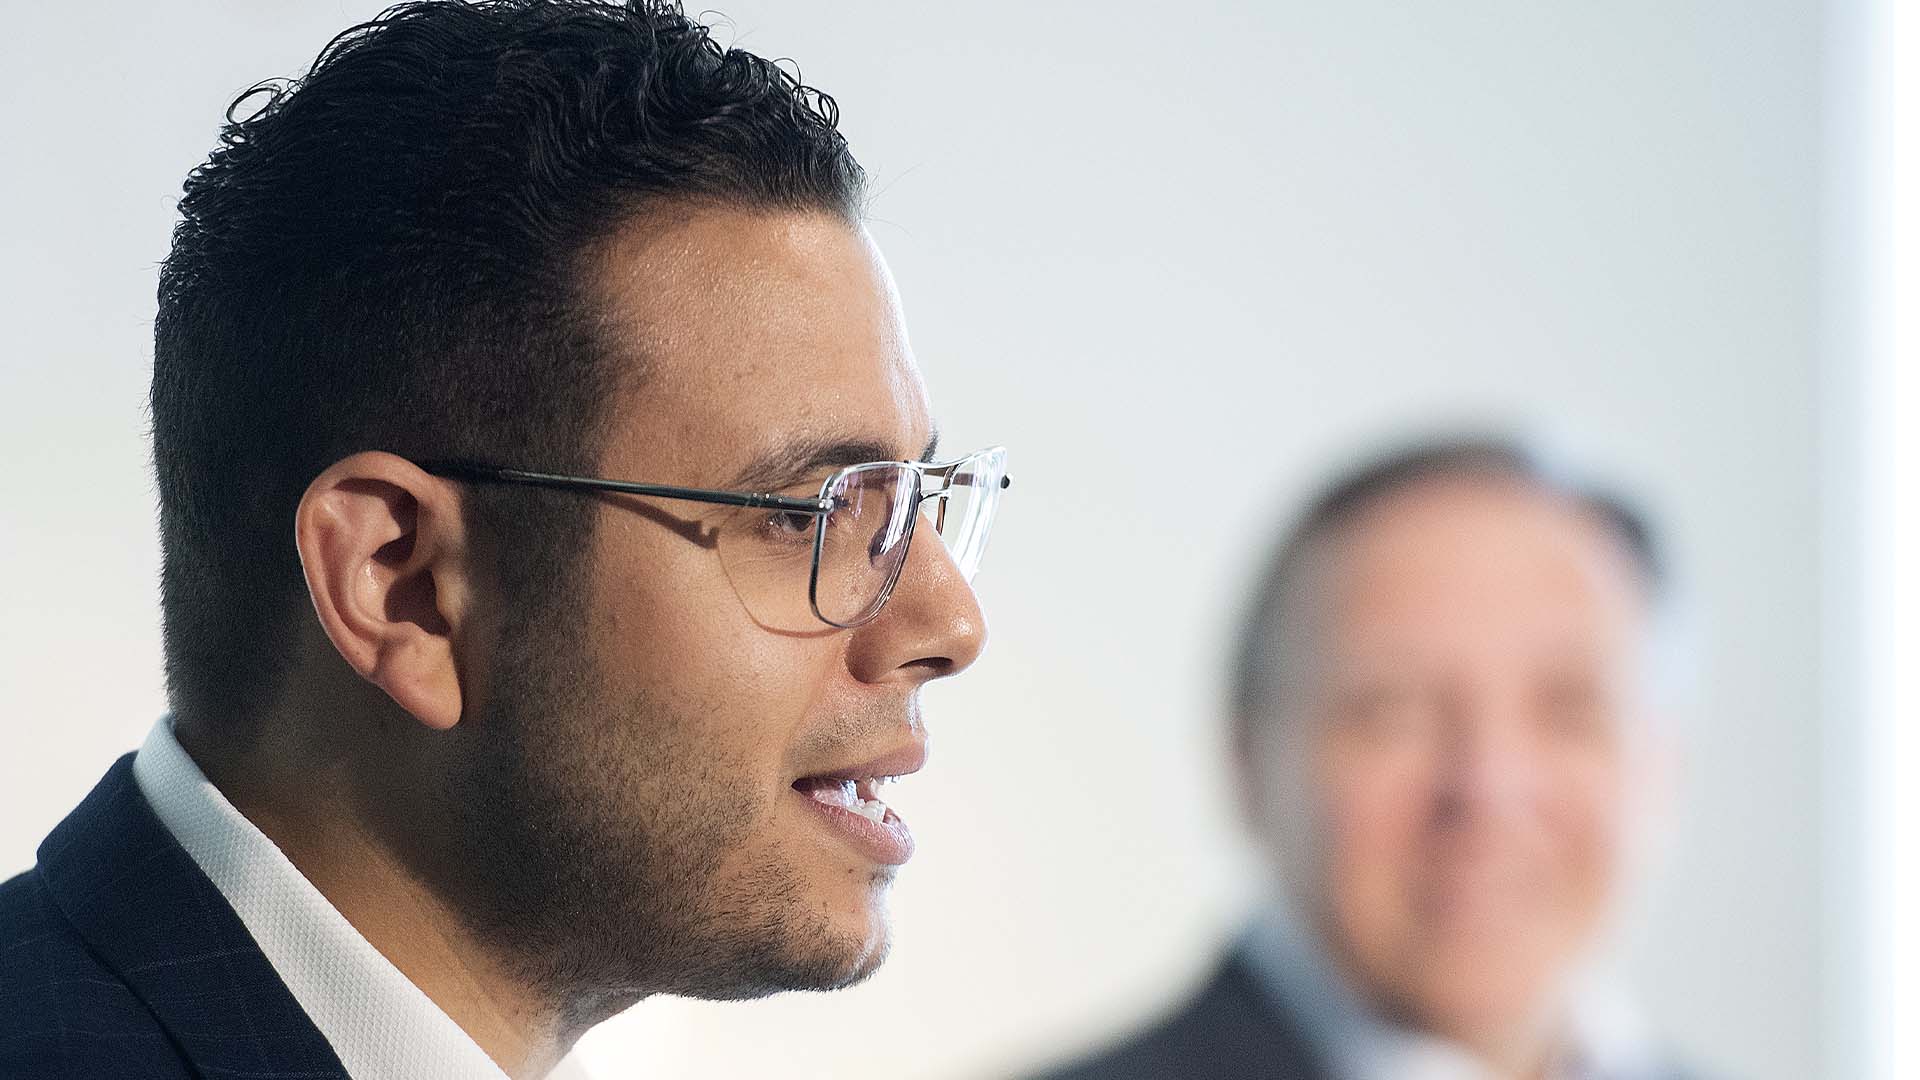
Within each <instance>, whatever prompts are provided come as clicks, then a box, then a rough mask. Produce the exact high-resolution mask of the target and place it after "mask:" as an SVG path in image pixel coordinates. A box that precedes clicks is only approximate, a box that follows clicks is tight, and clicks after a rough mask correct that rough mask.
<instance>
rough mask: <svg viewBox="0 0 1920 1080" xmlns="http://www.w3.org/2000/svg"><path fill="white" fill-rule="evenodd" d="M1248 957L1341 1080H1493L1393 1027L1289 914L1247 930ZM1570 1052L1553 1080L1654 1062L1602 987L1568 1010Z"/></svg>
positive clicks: (1458, 1056)
mask: <svg viewBox="0 0 1920 1080" xmlns="http://www.w3.org/2000/svg"><path fill="white" fill-rule="evenodd" d="M1243 955H1245V956H1246V957H1247V959H1248V962H1249V965H1250V966H1251V967H1252V969H1253V971H1254V975H1255V977H1256V978H1257V979H1258V980H1259V981H1260V982H1261V984H1262V986H1263V988H1264V989H1266V990H1267V992H1268V993H1269V994H1271V995H1272V996H1273V997H1274V998H1275V1000H1276V1001H1278V1002H1280V1003H1281V1004H1282V1005H1283V1006H1284V1008H1285V1009H1286V1010H1287V1015H1288V1016H1289V1017H1290V1018H1292V1019H1294V1020H1295V1021H1296V1022H1297V1023H1298V1024H1299V1025H1300V1029H1301V1033H1302V1034H1303V1035H1304V1036H1305V1037H1306V1038H1307V1039H1308V1040H1309V1041H1310V1042H1311V1044H1312V1046H1313V1048H1314V1050H1315V1051H1316V1052H1317V1053H1318V1054H1319V1056H1320V1058H1321V1060H1322V1061H1324V1062H1325V1063H1326V1065H1327V1067H1328V1068H1329V1069H1331V1070H1332V1072H1333V1075H1335V1076H1336V1077H1339V1078H1340V1080H1490V1078H1492V1077H1494V1076H1495V1075H1496V1074H1495V1073H1494V1071H1493V1070H1492V1069H1491V1068H1490V1067H1489V1066H1488V1065H1487V1064H1486V1063H1485V1062H1484V1061H1483V1060H1481V1059H1480V1058H1478V1057H1476V1056H1475V1055H1474V1054H1473V1053H1471V1052H1470V1051H1468V1050H1467V1049H1466V1048H1465V1047H1462V1046H1460V1045H1458V1044H1456V1043H1452V1042H1449V1041H1447V1040H1445V1039H1442V1038H1439V1037H1436V1036H1433V1035H1430V1034H1427V1033H1425V1032H1421V1031H1416V1030H1412V1029H1409V1028H1406V1027H1402V1026H1400V1025H1397V1024H1394V1023H1391V1022H1390V1021H1388V1020H1386V1019H1384V1018H1382V1017H1381V1016H1380V1015H1379V1014H1378V1013H1377V1012H1376V1011H1374V1009H1373V1008H1372V1007H1371V1006H1370V1005H1368V1004H1367V1003H1366V1001H1365V1000H1363V999H1362V998H1361V997H1360V995H1359V994H1357V993H1356V992H1355V991H1354V990H1353V988H1352V986H1351V985H1350V984H1349V983H1348V982H1347V980H1346V979H1345V978H1344V977H1342V976H1341V974H1340V972H1339V971H1338V969H1336V968H1335V966H1334V964H1333V962H1332V961H1331V959H1330V958H1329V957H1328V956H1327V955H1326V951H1325V949H1324V948H1322V947H1321V945H1320V943H1319V942H1318V941H1317V940H1316V939H1315V938H1314V936H1313V934H1312V933H1311V932H1309V931H1308V930H1306V929H1305V927H1304V926H1303V925H1302V924H1301V923H1300V921H1299V920H1298V919H1296V918H1295V917H1293V916H1292V915H1291V914H1290V913H1288V912H1287V911H1286V910H1285V908H1284V906H1280V905H1276V906H1274V907H1272V908H1269V909H1268V910H1267V911H1266V912H1264V913H1263V914H1262V915H1261V916H1260V918H1259V919H1257V920H1256V921H1255V923H1254V925H1253V926H1252V928H1251V929H1249V931H1248V933H1247V935H1246V938H1245V942H1244V949H1243ZM1567 1020H1568V1022H1567V1040H1568V1045H1566V1046H1564V1047H1563V1048H1562V1049H1561V1053H1560V1057H1559V1062H1558V1063H1557V1064H1556V1065H1555V1067H1554V1068H1553V1069H1552V1070H1551V1072H1550V1073H1549V1077H1550V1080H1614V1078H1616V1077H1639V1076H1644V1075H1651V1073H1652V1071H1653V1069H1654V1068H1655V1066H1656V1064H1657V1053H1656V1050H1655V1047H1654V1044H1653V1041H1652V1039H1651V1038H1650V1037H1649V1034H1648V1032H1647V1029H1646V1026H1645V1024H1644V1023H1643V1022H1642V1020H1641V1017H1640V1014H1639V1012H1638V1011H1637V1010H1636V1009H1634V1008H1633V1007H1632V1005H1631V1004H1630V1003H1629V1002H1628V1001H1627V999H1626V997H1625V996H1624V995H1623V994H1621V993H1619V992H1618V990H1617V989H1616V988H1614V987H1612V986H1610V985H1609V984H1607V983H1606V982H1605V981H1603V980H1600V979H1598V978H1593V979H1589V980H1586V981H1585V982H1584V983H1583V984H1582V985H1581V987H1580V988H1579V990H1578V991H1577V992H1576V993H1575V994H1574V995H1573V996H1572V998H1571V1000H1570V1002H1569V1015H1568V1018H1567Z"/></svg>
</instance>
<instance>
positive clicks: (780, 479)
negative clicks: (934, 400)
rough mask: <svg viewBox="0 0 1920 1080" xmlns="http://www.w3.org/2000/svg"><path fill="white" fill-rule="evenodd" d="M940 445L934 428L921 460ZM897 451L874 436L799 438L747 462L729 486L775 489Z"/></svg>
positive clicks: (889, 458) (930, 457)
mask: <svg viewBox="0 0 1920 1080" xmlns="http://www.w3.org/2000/svg"><path fill="white" fill-rule="evenodd" d="M939 446H940V434H939V432H935V433H934V435H933V437H932V438H931V439H929V440H928V441H927V445H926V448H925V449H923V450H921V451H920V458H919V460H921V461H932V460H933V455H934V452H935V451H936V450H938V449H939ZM897 453H898V451H897V450H896V449H895V448H894V447H893V446H890V445H888V444H886V443H883V442H879V441H877V440H874V439H820V438H809V439H800V440H797V441H795V442H791V443H787V444H785V445H782V446H779V447H775V448H774V449H772V450H769V451H767V452H765V453H763V454H760V455H759V456H758V457H756V458H754V459H753V461H751V462H749V463H748V464H747V466H746V467H745V468H744V469H741V470H740V472H739V473H738V474H737V475H736V477H735V478H734V481H733V486H734V487H737V488H741V489H744V490H751V491H778V490H780V489H781V488H785V487H791V486H792V485H794V484H798V483H800V482H802V481H804V480H812V479H816V478H818V477H819V476H820V475H821V474H822V473H827V472H832V471H833V470H835V469H843V468H845V467H847V466H848V465H860V464H864V463H866V462H869V461H899V460H900V458H899V457H897V456H896V454H897Z"/></svg>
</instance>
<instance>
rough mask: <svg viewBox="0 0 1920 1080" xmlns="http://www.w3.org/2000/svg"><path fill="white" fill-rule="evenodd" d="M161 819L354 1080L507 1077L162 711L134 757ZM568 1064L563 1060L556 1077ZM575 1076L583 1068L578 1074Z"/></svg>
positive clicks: (135, 769)
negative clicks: (184, 744)
mask: <svg viewBox="0 0 1920 1080" xmlns="http://www.w3.org/2000/svg"><path fill="white" fill-rule="evenodd" d="M133 778H134V782H135V783H137V784H138V785H139V786H140V793H141V794H142V795H145V796H146V798H147V802H149V803H151V804H152V805H153V811H154V813H155V815H157V816H158V817H159V818H160V823H161V824H163V825H165V826H166V827H167V831H168V832H171V833H172V834H173V837H174V839H175V840H178V841H179V842H180V846H181V847H183V848H185V849H186V850H187V854H188V855H191V856H192V857H193V861H194V862H195V863H198V864H199V866H200V870H201V872H203V873H205V874H206V875H207V877H208V878H209V879H211V880H212V882H213V884H214V887H215V888H217V889H219V890H220V895H222V896H224V897H226V899H227V903H228V904H229V905H231V906H232V907H233V910H234V912H235V913H236V914H238V915H239V916H240V921H241V922H242V923H244V924H246V927H247V932H248V933H250V934H252V935H253V940H254V942H255V943H256V944H257V945H259V946H260V951H261V952H263V953H265V954H266V957H267V962H268V963H270V964H272V965H273V969H274V970H275V971H277V972H279V974H280V978H281V980H282V981H283V982H285V983H286V984H287V989H288V990H291V991H292V992H293V998H294V1000H295V1001H297V1002H299V1003H300V1008H301V1009H303V1010H304V1011H305V1012H306V1014H307V1017H308V1019H310V1020H312V1021H313V1025H314V1026H315V1027H317V1028H319V1029H320V1034H321V1035H323V1036H325V1037H326V1040H327V1042H329V1043H331V1044H332V1045H333V1050H334V1053H335V1054H337V1055H338V1056H339V1058H340V1063H341V1064H342V1065H344V1066H346V1069H347V1073H348V1074H349V1075H350V1076H352V1077H354V1078H355V1080H422V1078H424V1077H435V1078H439V1077H448V1078H456V1080H469V1078H472V1080H506V1073H504V1072H502V1071H501V1070H500V1067H499V1066H498V1065H495V1064H494V1062H493V1059H491V1058H489V1057H488V1056H487V1054H486V1052H485V1051H483V1050H481V1049H480V1047H479V1045H478V1044H477V1043H475V1042H474V1041H473V1039H471V1038H470V1037H468V1035H467V1033H466V1032H465V1031H463V1030H461V1028H460V1025H458V1024H456V1023H454V1022H453V1020H452V1018H450V1017H448V1016H447V1014H446V1013H444V1012H442V1011H440V1007H439V1006H437V1005H435V1004H434V1003H433V1000H432V999H431V998H429V997H427V995H426V994H425V993H424V992H422V991H421V990H420V988H419V987H417V986H415V985H414V984H413V983H412V982H411V981H409V980H408V978H407V977H406V976H405V975H403V974H401V972H400V969H399V968H397V967H394V966H393V964H392V963H391V962H390V961H388V960H387V958H386V957H385V956H382V955H381V954H380V951H379V950H378V949H375V948H374V947H373V945H372V944H371V943H370V942H368V941H367V939H366V938H364V937H361V936H360V932H359V931H357V930H355V929H354V928H353V924H351V923H349V922H347V919H346V916H344V915H342V914H340V912H339V910H338V909H336V908H335V907H334V906H333V905H332V904H331V903H328V902H327V898H326V897H325V896H322V895H321V894H320V890H318V889H316V888H314V887H313V884H312V883H311V882H309V881H308V880H307V879H306V877H305V876H303V875H302V874H301V873H300V871H299V870H298V869H297V868H295V867H294V865H293V863H292V862H291V861H289V860H288V859H287V857H286V855H285V854H284V853H282V852H281V850H280V849H279V848H278V847H277V846H275V844H274V842H273V841H272V840H269V839H267V836H266V834H265V833H263V832H261V831H260V830H259V829H257V828H255V827H254V825H253V823H252V822H250V821H248V820H247V819H246V818H245V817H244V816H243V815H242V814H241V813H240V811H238V810H236V809H234V807H233V804H232V803H230V802H228V801H227V799H226V796H224V795H222V794H220V791H219V789H218V788H216V787H214V786H213V784H212V783H211V782H209V781H208V780H207V778H206V776H205V775H204V774H202V773H201V772H200V768H199V766H197V765H195V764H194V762H193V759H192V758H191V757H188V756H187V752H186V751H185V750H183V749H182V748H181V746H180V743H179V742H178V741H177V740H176V739H175V738H174V737H173V724H172V719H171V718H170V717H163V718H161V720H160V722H159V723H158V724H155V725H154V728H153V731H152V732H151V733H150V734H148V736H147V741H146V742H145V743H144V744H143V745H142V746H141V747H140V752H139V753H138V754H136V755H135V756H134V759H133ZM569 1071H571V1067H570V1066H563V1067H562V1070H561V1071H560V1072H556V1073H555V1074H554V1076H555V1077H558V1076H560V1075H561V1074H562V1073H565V1072H569ZM573 1075H578V1073H577V1072H573Z"/></svg>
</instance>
